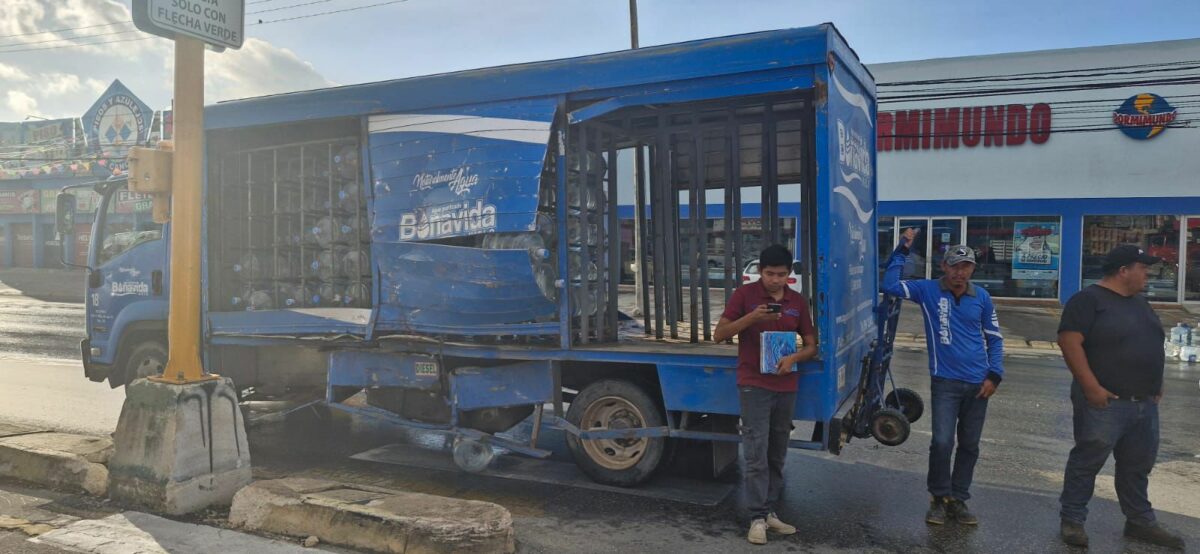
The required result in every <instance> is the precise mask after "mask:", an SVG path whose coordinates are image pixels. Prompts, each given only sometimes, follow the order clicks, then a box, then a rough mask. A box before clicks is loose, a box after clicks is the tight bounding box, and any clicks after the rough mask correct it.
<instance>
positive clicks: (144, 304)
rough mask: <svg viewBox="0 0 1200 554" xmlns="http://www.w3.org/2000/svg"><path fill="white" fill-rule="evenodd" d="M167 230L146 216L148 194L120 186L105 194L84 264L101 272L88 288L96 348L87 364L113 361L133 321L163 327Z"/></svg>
mask: <svg viewBox="0 0 1200 554" xmlns="http://www.w3.org/2000/svg"><path fill="white" fill-rule="evenodd" d="M167 232H168V231H167V230H166V229H164V227H163V226H162V225H160V224H157V223H154V221H153V220H152V219H151V217H150V197H149V196H148V195H142V194H138V193H133V192H129V191H128V190H126V189H125V188H124V187H123V186H122V187H121V188H120V189H118V190H115V191H113V192H112V193H110V194H109V195H107V196H106V197H105V199H104V201H103V203H102V204H101V206H100V213H99V214H98V217H97V223H96V226H95V230H94V232H93V240H92V251H91V252H90V253H89V256H88V265H90V266H91V267H93V268H96V271H98V272H99V274H100V277H101V279H100V283H99V286H98V287H94V288H91V287H90V286H89V288H88V291H87V297H86V299H85V301H86V303H87V307H86V312H87V326H88V328H87V335H88V338H89V340H90V341H91V346H92V347H93V348H99V352H98V353H97V355H95V356H91V362H93V363H98V364H113V363H116V362H117V360H116V355H117V348H118V347H119V346H120V341H121V336H122V333H123V331H124V330H126V329H127V328H128V327H129V326H130V325H131V324H134V323H139V322H161V323H162V324H163V326H164V329H165V325H166V317H167V294H168V292H167V286H168V285H167V284H168V282H169V278H168V275H166V268H167V264H166V260H167V242H168V238H167V236H166V233H167Z"/></svg>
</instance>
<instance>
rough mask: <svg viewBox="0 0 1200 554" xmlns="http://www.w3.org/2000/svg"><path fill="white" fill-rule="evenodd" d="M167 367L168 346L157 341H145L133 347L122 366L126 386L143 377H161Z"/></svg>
mask: <svg viewBox="0 0 1200 554" xmlns="http://www.w3.org/2000/svg"><path fill="white" fill-rule="evenodd" d="M165 367H167V345H165V344H163V343H162V342H160V341H157V340H144V341H141V342H138V343H136V344H134V345H133V348H132V349H130V350H129V354H128V355H127V356H125V363H124V364H122V373H123V374H124V378H125V383H124V384H126V385H128V384H130V383H132V382H134V381H135V380H137V379H141V378H143V377H152V376H155V375H161V374H162V372H163V368H165Z"/></svg>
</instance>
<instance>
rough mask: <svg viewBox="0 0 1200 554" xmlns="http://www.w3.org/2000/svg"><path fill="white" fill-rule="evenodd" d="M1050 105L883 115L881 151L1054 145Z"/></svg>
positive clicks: (878, 145)
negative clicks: (1050, 143)
mask: <svg viewBox="0 0 1200 554" xmlns="http://www.w3.org/2000/svg"><path fill="white" fill-rule="evenodd" d="M1051 115H1052V114H1051V110H1050V105H1049V104H1045V103H1039V104H1034V105H1032V106H1026V105H1024V104H1008V105H1004V106H973V107H958V108H927V109H917V110H900V111H895V112H879V115H878V118H877V121H878V122H879V125H878V126H877V136H876V141H875V144H876V148H877V149H878V151H880V152H891V151H895V150H943V149H952V148H959V147H960V146H961V147H962V148H976V147H985V148H999V147H1004V146H1021V145H1023V144H1026V143H1031V144H1043V143H1045V142H1046V141H1047V140H1050V123H1051Z"/></svg>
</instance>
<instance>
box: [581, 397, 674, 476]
mask: <svg viewBox="0 0 1200 554" xmlns="http://www.w3.org/2000/svg"><path fill="white" fill-rule="evenodd" d="M567 420H568V421H570V422H571V423H572V424H573V425H575V426H576V427H578V428H579V430H580V431H589V430H598V429H632V428H639V427H661V426H663V425H665V423H664V422H663V414H662V410H661V408H659V406H658V403H657V402H655V401H654V400H653V399H651V398H650V395H648V394H646V391H645V390H643V389H642V388H641V387H639V386H637V385H635V384H633V383H631V382H629V381H623V380H618V379H604V380H601V381H596V382H595V383H592V384H590V385H588V386H586V387H584V389H583V390H582V391H580V392H579V395H578V396H576V397H575V401H574V402H571V407H570V409H568V410H567ZM667 441H668V439H667V438H666V437H653V438H650V437H642V438H635V439H594V440H583V439H580V438H579V437H577V436H575V435H573V434H570V433H568V434H567V448H568V449H569V450H570V451H571V457H572V458H574V459H575V465H577V466H579V469H580V470H582V471H583V472H584V473H585V474H587V476H588V477H590V478H591V479H592V480H593V481H595V482H597V483H602V484H605V485H615V486H618V487H632V486H634V485H638V484H640V483H643V482H645V481H646V480H647V479H649V478H650V477H651V476H652V475H653V474H654V470H656V469H658V467H659V465H660V464H661V463H662V462H663V460H664V459H665V454H666V451H667Z"/></svg>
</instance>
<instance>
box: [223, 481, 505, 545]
mask: <svg viewBox="0 0 1200 554" xmlns="http://www.w3.org/2000/svg"><path fill="white" fill-rule="evenodd" d="M229 521H230V522H231V523H233V524H234V525H236V526H238V527H241V528H244V529H248V530H252V531H261V532H267V533H277V534H281V535H288V536H292V537H298V538H305V537H317V538H318V539H320V542H321V543H323V544H333V545H339V546H346V547H350V548H357V549H362V550H367V551H371V552H389V553H392V552H395V553H401V552H402V553H406V554H426V553H439V552H480V553H490V552H502V553H508V552H513V550H514V549H515V540H514V535H513V526H512V515H511V514H510V513H509V512H508V510H507V509H505V508H504V507H502V506H499V505H497V504H493V503H490V502H480V501H477V500H461V499H457V498H445V497H441V496H431V495H428V494H420V493H410V492H401V491H394V490H388V489H381V488H376V487H366V486H359V485H348V484H343V483H338V482H335V481H323V480H317V479H306V478H288V479H278V480H272V481H258V482H255V483H253V484H251V485H249V486H247V487H245V488H243V489H242V490H240V491H238V493H237V495H236V496H234V498H233V506H232V507H231V508H230V511H229Z"/></svg>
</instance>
